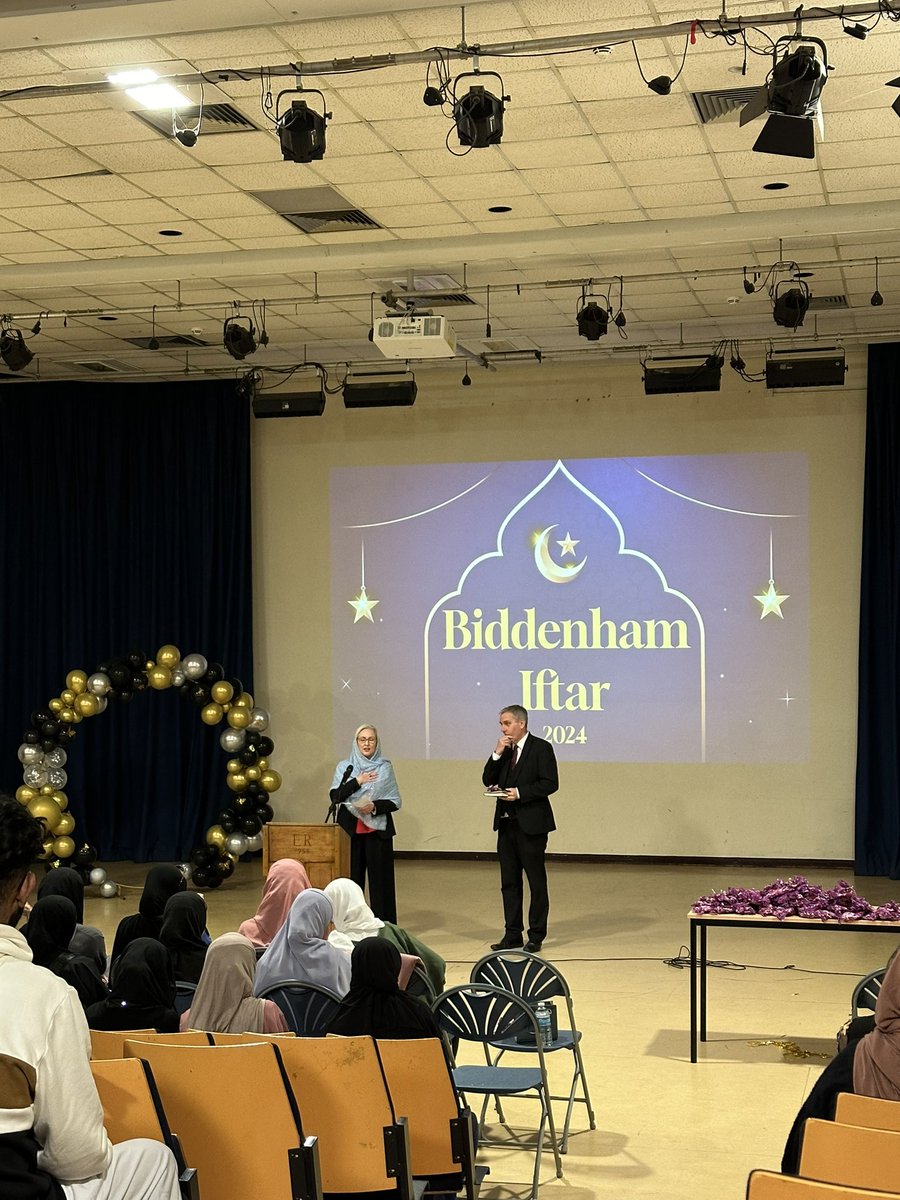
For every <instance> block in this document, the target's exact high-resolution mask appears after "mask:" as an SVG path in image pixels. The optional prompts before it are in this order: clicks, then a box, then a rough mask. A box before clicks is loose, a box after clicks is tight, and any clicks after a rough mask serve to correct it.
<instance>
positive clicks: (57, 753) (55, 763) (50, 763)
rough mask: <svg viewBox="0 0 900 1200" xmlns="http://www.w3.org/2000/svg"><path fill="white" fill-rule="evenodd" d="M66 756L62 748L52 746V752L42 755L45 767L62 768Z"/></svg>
mask: <svg viewBox="0 0 900 1200" xmlns="http://www.w3.org/2000/svg"><path fill="white" fill-rule="evenodd" d="M67 758H68V755H67V754H66V752H65V750H63V748H62V746H54V747H53V749H52V750H50V751H48V753H46V754H45V755H44V765H45V766H47V767H64V766H65V765H66V759H67Z"/></svg>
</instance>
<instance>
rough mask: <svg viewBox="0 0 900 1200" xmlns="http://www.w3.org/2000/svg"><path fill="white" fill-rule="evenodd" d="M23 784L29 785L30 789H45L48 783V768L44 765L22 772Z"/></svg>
mask: <svg viewBox="0 0 900 1200" xmlns="http://www.w3.org/2000/svg"><path fill="white" fill-rule="evenodd" d="M22 782H23V783H27V784H28V786H29V787H43V786H44V784H45V783H46V782H47V768H46V767H45V766H44V765H43V763H35V764H33V765H32V766H30V767H26V768H25V770H24V771H23V772H22Z"/></svg>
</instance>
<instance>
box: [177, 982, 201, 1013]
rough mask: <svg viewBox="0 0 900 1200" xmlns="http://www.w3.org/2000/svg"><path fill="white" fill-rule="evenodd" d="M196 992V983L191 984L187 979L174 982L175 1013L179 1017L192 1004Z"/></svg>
mask: <svg viewBox="0 0 900 1200" xmlns="http://www.w3.org/2000/svg"><path fill="white" fill-rule="evenodd" d="M196 990H197V985H196V983H191V982H190V981H189V980H187V979H176V980H175V1011H176V1012H177V1013H178V1015H179V1017H181V1016H183V1015H184V1014H185V1013H186V1012H187V1010H188V1009H189V1008H190V1007H191V1005H192V1004H193V1003H194V992H196Z"/></svg>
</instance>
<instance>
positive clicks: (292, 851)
mask: <svg viewBox="0 0 900 1200" xmlns="http://www.w3.org/2000/svg"><path fill="white" fill-rule="evenodd" d="M262 852H263V856H262V869H263V875H264V876H265V875H267V874H268V872H269V866H270V864H271V863H273V862H274V861H275V860H276V859H277V858H293V859H296V860H297V862H302V863H303V865H304V867H306V873H307V875H308V876H309V882H310V883H311V884H312V886H313V887H315V888H323V887H324V886H325V884H326V883H330V882H331V881H332V879H338V878H341V877H344V878H347V877H348V876H349V875H350V838H349V837H348V836H347V834H346V833H344V831H343V829H341V827H340V825H278V824H275V823H274V822H270V823H269V824H267V825H263V844H262Z"/></svg>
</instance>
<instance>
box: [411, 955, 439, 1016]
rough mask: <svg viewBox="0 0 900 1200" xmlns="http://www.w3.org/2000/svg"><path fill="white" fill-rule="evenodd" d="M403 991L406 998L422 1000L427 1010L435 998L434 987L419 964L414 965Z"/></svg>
mask: <svg viewBox="0 0 900 1200" xmlns="http://www.w3.org/2000/svg"><path fill="white" fill-rule="evenodd" d="M405 990H406V994H407V996H414V997H415V998H416V999H417V1000H424V1001H425V1003H426V1004H427V1005H428V1006H429V1008H430V1007H431V1005H432V1003H433V1002H434V1001H435V999H436V998H437V991H436V990H435V986H434V984H433V983H432V982H431V979H430V977H429V975H428V972H427V971H426V970H425V967H424V966H423V964H422V963H420V962H418V963H416V965H415V966H414V967H413V969H412V974H411V975H410V977H409V982H408V983H407V985H406V989H405Z"/></svg>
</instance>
